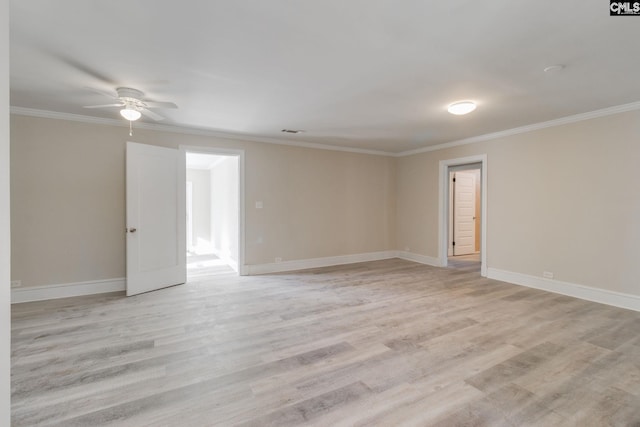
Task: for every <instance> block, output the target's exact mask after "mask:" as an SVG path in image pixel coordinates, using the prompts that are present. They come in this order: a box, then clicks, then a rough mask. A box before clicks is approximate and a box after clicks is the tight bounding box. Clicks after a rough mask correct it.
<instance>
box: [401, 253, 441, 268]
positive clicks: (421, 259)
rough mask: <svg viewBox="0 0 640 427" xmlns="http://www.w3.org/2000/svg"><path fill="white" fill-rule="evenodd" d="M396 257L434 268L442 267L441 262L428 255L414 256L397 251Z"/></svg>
mask: <svg viewBox="0 0 640 427" xmlns="http://www.w3.org/2000/svg"><path fill="white" fill-rule="evenodd" d="M396 257H397V258H401V259H405V260H407V261H413V262H418V263H420V264H426V265H430V266H432V267H440V260H439V259H438V258H434V257H431V256H426V255H419V254H414V253H412V252H405V251H397V252H396Z"/></svg>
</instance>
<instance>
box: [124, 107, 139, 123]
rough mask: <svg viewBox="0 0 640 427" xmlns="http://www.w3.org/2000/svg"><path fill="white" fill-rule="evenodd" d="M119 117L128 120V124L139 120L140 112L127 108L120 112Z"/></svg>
mask: <svg viewBox="0 0 640 427" xmlns="http://www.w3.org/2000/svg"><path fill="white" fill-rule="evenodd" d="M120 115H121V116H122V117H124V118H125V119H127V120H129V121H130V122H134V121H136V120H138V119H139V118H140V116H142V114H141V113H140V111H138V110H135V109H133V108H131V107H129V106H127V107H125V108H123V109H122V110H120Z"/></svg>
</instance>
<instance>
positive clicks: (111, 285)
mask: <svg viewBox="0 0 640 427" xmlns="http://www.w3.org/2000/svg"><path fill="white" fill-rule="evenodd" d="M125 288H126V280H125V279H124V278H123V277H122V278H117V279H106V280H91V281H88V282H77V283H66V284H62V285H49V286H33V287H28V288H13V289H11V303H12V304H17V303H21V302H30V301H43V300H49V299H58V298H69V297H78V296H82V295H93V294H104V293H107V292H118V291H124V290H125Z"/></svg>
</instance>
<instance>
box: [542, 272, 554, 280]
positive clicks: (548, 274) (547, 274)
mask: <svg viewBox="0 0 640 427" xmlns="http://www.w3.org/2000/svg"><path fill="white" fill-rule="evenodd" d="M542 277H543V278H545V279H553V273H552V272H550V271H543V272H542Z"/></svg>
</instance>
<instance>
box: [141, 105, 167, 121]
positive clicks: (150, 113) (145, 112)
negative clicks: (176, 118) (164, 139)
mask: <svg viewBox="0 0 640 427" xmlns="http://www.w3.org/2000/svg"><path fill="white" fill-rule="evenodd" d="M138 111H140V112H141V113H142V114H143V115H145V116H147V117H149V118H150V119H153V120H155V121H157V122H158V121H160V120H164V117H162V116H161V115H160V114H157V113H154V112H153V111H151V110H147V109H146V108H139V109H138Z"/></svg>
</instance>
